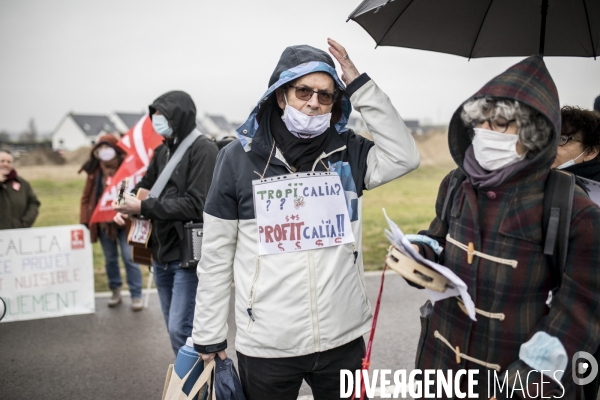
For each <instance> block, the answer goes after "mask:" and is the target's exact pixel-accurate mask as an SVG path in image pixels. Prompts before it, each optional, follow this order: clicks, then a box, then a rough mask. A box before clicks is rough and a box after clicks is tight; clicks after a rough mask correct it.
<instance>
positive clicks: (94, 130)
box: [70, 113, 117, 136]
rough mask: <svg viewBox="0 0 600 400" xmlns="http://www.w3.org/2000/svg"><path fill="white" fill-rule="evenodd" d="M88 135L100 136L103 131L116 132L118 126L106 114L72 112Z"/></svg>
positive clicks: (77, 122)
mask: <svg viewBox="0 0 600 400" xmlns="http://www.w3.org/2000/svg"><path fill="white" fill-rule="evenodd" d="M70 115H71V117H72V118H73V120H74V121H75V123H76V124H77V125H79V127H80V128H81V130H82V131H83V132H84V133H85V134H86V136H98V134H99V133H100V132H101V131H105V132H115V131H116V130H117V128H116V127H115V125H114V124H113V123H112V121H111V120H110V119H109V118H108V117H107V116H106V115H82V114H73V113H71V114H70Z"/></svg>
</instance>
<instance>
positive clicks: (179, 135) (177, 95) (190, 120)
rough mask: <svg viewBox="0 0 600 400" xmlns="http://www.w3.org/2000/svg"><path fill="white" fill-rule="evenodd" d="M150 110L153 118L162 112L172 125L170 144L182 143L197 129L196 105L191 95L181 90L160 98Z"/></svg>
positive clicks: (168, 141)
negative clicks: (156, 113) (158, 112)
mask: <svg viewBox="0 0 600 400" xmlns="http://www.w3.org/2000/svg"><path fill="white" fill-rule="evenodd" d="M148 110H149V114H150V117H151V118H152V115H153V114H154V113H155V112H156V110H158V111H160V112H161V114H163V115H164V116H165V118H167V120H168V121H169V123H170V124H171V128H173V134H172V135H171V136H170V137H169V138H168V139H167V143H169V144H173V143H181V141H182V140H183V139H184V138H185V137H186V136H187V135H189V134H190V133H191V132H192V131H193V130H194V128H196V105H195V104H194V101H193V100H192V98H191V97H190V95H189V94H187V93H185V92H182V91H180V90H175V91H172V92H167V93H165V94H163V95H162V96H160V97H158V98H157V99H156V100H154V102H153V103H152V104H151V105H149V106H148ZM175 139H177V141H175Z"/></svg>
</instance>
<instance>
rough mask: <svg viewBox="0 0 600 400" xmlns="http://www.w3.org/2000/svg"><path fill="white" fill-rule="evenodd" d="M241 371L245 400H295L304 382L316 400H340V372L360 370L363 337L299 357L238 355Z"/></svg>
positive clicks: (363, 343)
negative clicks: (343, 370)
mask: <svg viewBox="0 0 600 400" xmlns="http://www.w3.org/2000/svg"><path fill="white" fill-rule="evenodd" d="M237 356H238V367H239V373H240V380H241V381H242V387H243V388H244V394H245V395H246V400H296V399H297V398H298V393H299V392H300V386H301V385H302V380H305V381H306V383H308V385H309V386H310V387H311V389H312V392H313V397H314V399H315V400H332V399H339V398H340V370H342V369H348V370H350V371H352V373H353V374H354V371H356V370H357V369H361V367H362V359H363V357H364V356H365V341H364V340H363V338H362V337H359V338H358V339H355V340H353V341H351V342H350V343H347V344H345V345H342V346H340V347H336V348H335V349H331V350H327V351H323V352H319V353H313V354H308V355H305V356H299V357H285V358H259V357H249V356H245V355H243V354H242V353H240V352H239V351H238V352H237Z"/></svg>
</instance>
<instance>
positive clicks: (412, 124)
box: [404, 119, 424, 135]
mask: <svg viewBox="0 0 600 400" xmlns="http://www.w3.org/2000/svg"><path fill="white" fill-rule="evenodd" d="M404 123H405V124H406V127H407V128H408V130H409V131H410V133H412V134H413V135H422V134H423V133H424V132H423V129H422V128H421V125H420V124H419V120H418V119H405V120H404Z"/></svg>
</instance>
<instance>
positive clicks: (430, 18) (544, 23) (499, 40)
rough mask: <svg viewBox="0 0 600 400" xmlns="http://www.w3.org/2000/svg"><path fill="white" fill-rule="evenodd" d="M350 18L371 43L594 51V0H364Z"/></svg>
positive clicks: (489, 50) (481, 50)
mask: <svg viewBox="0 0 600 400" xmlns="http://www.w3.org/2000/svg"><path fill="white" fill-rule="evenodd" d="M350 19H352V20H354V21H356V22H357V23H358V24H359V25H360V26H362V27H363V28H364V29H365V30H366V31H367V32H368V33H369V34H370V35H371V36H372V37H373V39H375V42H376V43H377V46H399V47H408V48H412V49H421V50H431V51H438V52H442V53H450V54H456V55H459V56H463V57H468V58H478V57H499V56H530V55H532V54H539V55H545V56H575V57H594V58H596V56H597V55H600V0H501V1H498V0H497V1H494V0H365V1H363V2H362V3H361V4H360V5H359V6H358V8H357V9H356V10H354V12H353V13H352V14H350V16H349V17H348V20H350Z"/></svg>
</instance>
